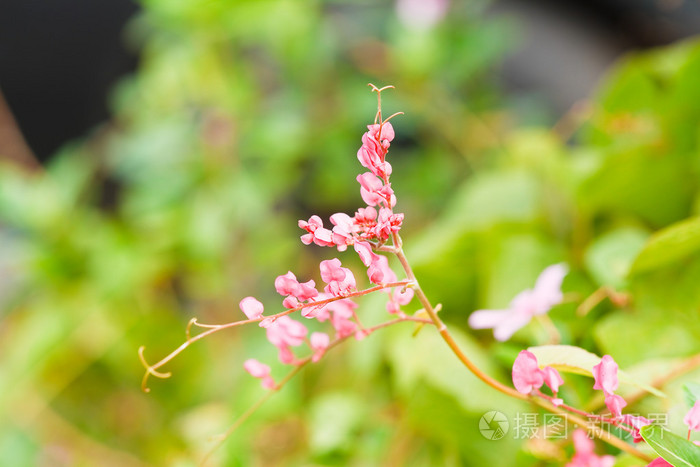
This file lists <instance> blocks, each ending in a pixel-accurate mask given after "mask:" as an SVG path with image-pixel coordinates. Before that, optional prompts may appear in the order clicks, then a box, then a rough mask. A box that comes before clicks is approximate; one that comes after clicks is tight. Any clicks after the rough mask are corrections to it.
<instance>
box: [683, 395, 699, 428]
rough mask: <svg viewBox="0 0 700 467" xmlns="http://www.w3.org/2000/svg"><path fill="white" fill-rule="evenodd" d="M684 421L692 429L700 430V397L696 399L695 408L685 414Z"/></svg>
mask: <svg viewBox="0 0 700 467" xmlns="http://www.w3.org/2000/svg"><path fill="white" fill-rule="evenodd" d="M683 423H685V424H686V425H688V428H690V429H691V430H694V431H700V399H698V400H696V401H695V404H694V405H693V408H692V409H690V412H688V413H687V414H686V415H685V417H684V418H683Z"/></svg>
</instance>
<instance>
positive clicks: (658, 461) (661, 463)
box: [647, 457, 673, 467]
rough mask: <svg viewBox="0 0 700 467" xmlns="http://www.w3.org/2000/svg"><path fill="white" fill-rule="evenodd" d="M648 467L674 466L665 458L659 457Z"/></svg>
mask: <svg viewBox="0 0 700 467" xmlns="http://www.w3.org/2000/svg"><path fill="white" fill-rule="evenodd" d="M647 467H673V464H669V463H668V462H667V461H666V460H664V458H663V457H657V458H656V459H654V460H653V461H651V462H650V463H648V464H647Z"/></svg>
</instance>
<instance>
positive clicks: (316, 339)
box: [309, 332, 330, 363]
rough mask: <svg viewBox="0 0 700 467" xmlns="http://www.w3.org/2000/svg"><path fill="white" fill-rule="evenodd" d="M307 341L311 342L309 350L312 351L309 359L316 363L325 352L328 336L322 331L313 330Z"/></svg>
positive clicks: (328, 341) (328, 342)
mask: <svg viewBox="0 0 700 467" xmlns="http://www.w3.org/2000/svg"><path fill="white" fill-rule="evenodd" d="M309 343H310V344H311V350H313V351H314V354H313V356H312V357H311V361H312V362H314V363H316V362H317V361H319V360H321V357H323V354H324V353H325V352H326V349H327V348H328V345H329V344H330V338H329V337H328V334H326V333H323V332H314V333H312V334H311V337H310V338H309Z"/></svg>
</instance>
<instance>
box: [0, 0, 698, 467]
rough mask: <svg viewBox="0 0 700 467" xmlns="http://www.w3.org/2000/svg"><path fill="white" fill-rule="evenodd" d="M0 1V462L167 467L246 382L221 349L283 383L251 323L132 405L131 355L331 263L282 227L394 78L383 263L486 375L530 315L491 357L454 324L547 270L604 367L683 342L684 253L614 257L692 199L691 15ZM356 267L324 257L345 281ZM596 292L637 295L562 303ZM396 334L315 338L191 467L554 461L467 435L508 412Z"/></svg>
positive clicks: (344, 151) (519, 445) (530, 341)
mask: <svg viewBox="0 0 700 467" xmlns="http://www.w3.org/2000/svg"><path fill="white" fill-rule="evenodd" d="M2 9H3V14H2V15H0V91H1V92H2V96H0V452H2V453H3V458H4V459H6V460H7V462H8V465H17V466H22V465H28V466H29V465H42V466H43V465H46V466H63V465H65V466H73V465H106V466H110V465H114V466H123V465H173V466H188V465H196V463H197V461H198V460H199V459H200V458H201V456H202V455H203V454H204V452H206V450H207V449H208V448H209V447H210V446H211V445H212V443H211V439H212V436H214V435H216V434H218V433H221V432H222V431H224V430H225V429H226V428H227V427H228V426H229V425H230V424H231V423H233V421H234V420H235V418H236V416H237V415H239V414H240V413H242V412H243V411H244V410H245V409H246V408H247V407H249V406H250V405H252V404H253V403H254V402H255V401H256V400H257V399H258V398H259V397H260V396H261V395H262V394H263V390H262V389H261V388H260V385H259V382H258V381H256V380H253V379H252V378H250V377H249V376H248V375H247V374H245V373H244V372H243V369H242V362H243V361H244V360H245V359H247V358H251V357H255V358H258V359H260V360H261V361H264V362H266V363H268V364H270V365H272V367H273V373H274V374H275V375H276V376H277V375H282V374H284V371H285V370H284V368H283V367H282V365H280V364H279V363H278V362H277V359H276V352H275V350H274V349H273V348H271V346H270V345H269V344H267V342H266V340H265V339H264V333H263V332H262V331H261V330H260V329H258V328H249V329H237V330H229V331H225V332H222V333H219V334H217V335H215V336H213V337H211V338H209V339H206V340H204V341H202V342H199V343H197V344H195V345H194V346H193V347H192V348H190V349H188V350H187V351H186V352H185V353H183V354H182V355H181V356H180V357H178V358H177V359H175V360H174V361H173V362H172V363H171V364H169V365H168V366H167V367H165V368H164V370H165V371H172V372H173V377H172V378H170V379H168V380H152V381H151V382H150V387H151V388H152V391H151V393H150V394H144V393H143V392H141V389H140V379H141V376H142V373H143V368H142V367H141V365H140V363H139V361H138V358H137V354H136V350H137V349H138V347H139V346H140V345H145V346H146V352H145V354H146V357H147V358H148V359H149V361H152V362H155V361H157V360H158V359H160V358H161V357H163V356H165V355H166V354H167V353H169V352H170V351H171V350H172V349H174V348H176V347H177V346H178V345H180V343H181V342H182V341H183V340H184V337H185V334H184V328H185V325H186V323H187V322H188V321H189V320H190V319H191V318H192V317H195V316H196V317H197V318H198V319H199V320H200V321H201V322H205V323H220V322H227V321H233V320H237V319H241V318H242V317H243V316H242V314H241V313H240V311H239V310H238V302H239V300H240V299H241V298H242V297H244V296H247V295H254V296H256V297H257V298H258V299H260V300H261V301H263V303H265V305H266V309H267V310H270V311H273V310H276V309H277V308H280V309H281V304H280V297H279V296H277V294H276V293H275V290H274V287H273V281H274V278H275V277H276V276H277V275H280V274H284V273H285V272H287V270H292V271H293V272H294V273H295V274H296V275H297V276H298V277H300V278H315V279H317V281H318V278H317V277H316V276H317V274H318V273H317V267H318V266H317V265H318V262H319V260H321V259H327V258H329V257H333V256H335V254H334V252H333V251H326V250H324V249H321V248H317V247H313V246H312V247H303V245H301V243H300V242H299V240H298V237H299V235H300V233H301V232H300V231H299V229H298V228H297V225H296V221H297V219H307V218H308V217H310V216H311V215H312V214H318V215H320V216H321V217H323V218H327V217H328V216H329V215H330V214H333V213H335V212H348V213H353V212H354V211H355V210H356V209H357V208H358V207H360V203H361V199H360V196H359V192H358V187H357V183H356V181H355V176H356V175H357V174H358V173H360V168H361V167H360V165H359V163H358V162H357V159H356V157H355V153H356V151H357V149H358V148H359V146H360V144H361V142H360V137H361V134H362V132H363V131H364V129H365V126H364V125H366V124H368V123H371V121H372V120H373V117H374V113H375V110H376V100H375V97H374V95H372V94H371V93H370V92H369V88H368V87H367V83H368V82H372V83H374V84H376V85H378V86H382V85H387V84H393V85H395V86H396V89H395V90H391V91H387V92H386V93H385V94H384V99H383V101H384V109H385V112H388V113H393V112H396V111H403V112H405V115H403V116H401V117H397V118H396V120H395V121H394V122H393V123H394V127H395V129H396V133H397V137H396V140H395V142H394V144H392V149H391V152H390V154H389V157H390V158H391V163H392V165H393V167H394V174H393V177H392V180H393V188H394V189H395V191H396V193H397V196H398V199H399V203H398V206H397V209H398V210H399V211H402V212H404V213H405V214H406V220H405V222H404V232H405V234H404V238H405V243H406V249H407V255H408V257H409V260H411V261H412V263H413V265H414V267H415V269H416V272H417V275H418V277H419V279H420V281H421V283H422V284H423V288H424V289H425V290H426V291H427V293H428V295H429V296H430V297H431V298H432V299H433V301H435V302H440V303H442V304H443V307H444V311H443V312H442V313H443V314H444V318H445V320H446V321H447V322H448V323H449V324H450V325H452V327H453V328H454V329H455V332H456V333H457V334H458V335H459V338H460V340H461V341H462V342H463V344H464V345H465V347H466V348H467V349H469V352H470V354H471V355H473V356H474V358H475V360H477V361H479V362H481V363H482V364H483V365H484V367H485V368H486V369H487V370H488V371H489V372H490V373H491V374H494V375H496V376H497V377H498V378H499V379H502V380H503V381H508V378H509V376H508V375H509V372H510V366H511V364H512V361H513V359H514V357H515V355H516V354H517V352H518V351H519V350H520V349H522V348H524V347H526V346H528V345H537V344H541V343H544V342H545V341H546V340H547V338H548V334H547V331H546V330H545V329H542V328H539V327H537V326H536V325H531V326H529V327H527V328H525V329H524V330H523V331H521V332H519V333H518V334H517V335H516V336H515V337H514V339H513V340H512V342H510V343H498V344H497V343H494V342H493V340H492V338H491V336H490V335H489V333H488V332H478V333H475V332H473V331H469V330H468V329H467V327H466V321H467V317H468V315H469V313H470V312H471V311H473V310H475V309H477V308H485V307H491V308H494V307H504V306H507V304H508V302H509V301H510V299H511V298H512V297H513V296H514V295H515V294H516V293H517V292H518V291H520V290H523V289H524V288H528V287H531V286H532V285H533V284H534V280H535V278H536V277H537V275H538V274H539V272H540V271H541V270H542V269H543V268H544V267H546V266H547V265H549V264H553V263H555V262H560V261H565V262H567V263H569V264H570V265H571V269H572V272H571V274H570V275H569V276H568V277H567V279H566V282H565V284H564V289H565V291H567V292H571V293H572V294H573V295H572V296H573V297H574V299H573V300H571V301H570V302H569V303H567V304H565V305H562V306H560V307H558V308H556V309H555V310H553V312H552V314H551V315H552V318H553V320H554V322H555V325H556V326H557V329H558V330H559V332H560V333H561V334H562V339H563V342H564V343H568V344H574V345H580V346H583V347H585V348H587V349H589V350H591V351H593V352H596V353H599V354H602V353H612V354H613V355H614V356H615V359H616V360H617V361H618V362H619V363H620V365H621V366H622V367H623V368H624V367H626V368H628V369H630V371H634V369H635V368H637V369H638V371H639V372H640V374H643V375H653V374H654V372H655V371H656V372H658V371H659V370H660V369H663V368H668V366H669V365H672V364H673V363H674V362H676V361H677V360H678V359H680V358H683V357H685V356H688V355H692V354H694V353H697V352H698V351H700V348H699V347H700V345H699V344H698V342H700V319H698V318H699V317H698V311H697V310H698V309H699V308H698V307H699V306H700V294H699V293H698V291H697V290H696V287H695V284H697V281H698V280H700V258H698V255H697V252H696V251H695V250H693V251H690V252H689V253H688V255H685V256H682V258H680V259H679V260H678V261H675V262H673V263H672V264H663V265H662V267H659V268H654V269H653V270H651V271H645V273H644V274H638V275H630V267H631V265H632V263H633V261H634V258H635V257H636V255H637V254H638V253H639V251H640V250H641V249H642V248H643V246H644V244H645V242H646V241H647V239H648V238H649V236H650V235H651V234H652V233H654V232H655V231H657V230H659V229H662V228H664V227H666V226H669V225H671V224H673V223H675V222H678V221H681V220H683V219H685V218H687V217H691V216H694V215H696V214H697V213H698V172H699V170H700V164H699V163H698V162H699V159H698V130H699V129H700V128H699V126H698V123H699V121H700V120H699V118H700V86H698V79H697V77H698V76H700V74H699V73H700V44H699V43H697V42H695V40H694V39H693V38H692V37H691V36H692V35H694V34H697V33H698V32H700V3H697V2H691V1H684V0H658V1H634V2H633V1H626V0H616V1H595V2H555V1H516V0H505V1H493V2H488V1H485V0H483V1H482V0H478V1H456V0H397V1H377V2H360V1H358V2H343V1H333V0H328V1H321V0H318V1H305V2H301V1H293V0H263V1H253V0H249V1H245V0H239V1H224V0H192V1H177V0H143V1H142V2H140V3H138V4H135V3H131V2H128V1H124V0H119V1H118V0H110V1H106V0H105V1H102V2H99V3H96V2H90V1H87V0H73V1H71V2H51V3H48V4H47V3H46V2H40V1H36V0H34V1H23V2H20V1H10V2H7V3H6V4H5V5H3V8H2ZM353 256H354V255H350V254H346V255H344V256H341V260H342V261H343V263H348V264H350V265H353V266H354V267H355V268H358V269H357V270H358V271H359V267H360V263H359V261H358V260H357V259H356V258H354V257H353ZM356 275H357V277H358V278H359V277H361V276H362V274H359V273H358V274H356ZM601 286H607V287H612V288H615V289H616V290H618V291H622V292H626V293H629V294H630V295H632V296H633V297H634V301H633V302H632V303H631V304H630V305H629V306H627V307H626V308H624V309H618V308H616V307H614V306H613V305H612V304H611V303H609V302H608V301H604V302H602V303H601V304H599V305H598V306H596V307H594V308H593V309H592V310H590V311H589V312H588V313H586V314H585V315H582V314H581V313H580V312H579V313H577V311H576V308H577V305H578V303H580V301H581V300H582V299H583V298H585V297H586V296H587V295H588V294H590V293H592V292H593V291H594V290H596V289H598V288H599V287H601ZM408 308H409V310H415V309H416V308H417V306H415V305H413V304H412V305H409V307H408ZM361 314H362V316H363V319H365V320H366V321H368V322H370V323H372V322H375V323H378V322H381V321H382V320H384V319H386V315H385V312H384V304H383V303H382V297H377V298H367V299H366V300H364V301H363V302H362V304H361ZM365 317H366V318H365ZM621 329H625V330H626V331H627V333H626V334H624V335H623V334H621V331H620V330H621ZM412 330H413V329H412V327H410V326H406V327H403V328H400V327H397V328H396V329H388V330H387V331H386V332H385V333H383V334H378V335H376V336H373V337H372V338H370V339H367V340H365V341H362V342H353V343H349V344H347V345H344V346H343V347H342V348H338V349H335V350H333V351H332V352H331V353H329V354H328V356H327V357H326V359H325V360H324V361H323V362H322V363H319V364H317V365H314V366H313V367H312V368H309V369H308V370H306V371H304V372H303V373H302V374H301V375H300V376H298V377H297V378H296V379H295V380H294V381H293V382H292V383H291V384H290V385H288V386H287V387H286V388H285V389H284V391H282V392H280V393H279V394H277V395H276V396H275V397H274V398H273V399H272V401H270V402H269V403H268V404H266V405H265V406H264V407H263V408H262V409H260V411H259V412H258V413H257V414H256V415H254V416H253V417H252V418H251V419H250V420H248V421H247V422H246V423H245V424H244V425H243V426H242V427H241V428H240V429H239V430H238V431H237V432H235V434H234V435H233V436H232V437H231V438H230V440H229V441H228V442H227V443H226V444H225V445H224V446H223V447H222V448H221V449H220V450H219V451H217V453H216V456H215V458H214V460H213V463H214V464H218V465H245V466H249V465H260V466H267V465H270V466H273V465H474V466H479V465H486V464H487V463H488V464H490V465H495V466H499V465H504V466H505V465H523V466H524V465H562V464H563V463H565V462H566V459H568V458H570V456H571V446H570V445H569V444H568V443H566V442H550V441H547V442H544V443H536V442H533V441H531V440H522V439H520V440H518V439H514V438H513V437H512V436H509V437H507V438H505V439H503V440H501V441H498V442H496V441H490V440H487V439H485V438H484V437H482V436H481V434H480V433H479V430H478V422H479V419H480V417H481V415H483V414H484V413H485V412H487V411H489V410H499V411H501V412H504V413H506V414H508V415H509V416H511V417H514V416H515V414H516V413H518V412H522V411H524V410H528V408H527V407H523V406H521V405H519V404H517V403H515V402H513V401H511V400H508V399H504V398H503V397H501V396H500V395H498V394H494V393H493V392H492V391H491V390H489V389H488V388H486V387H485V386H484V385H482V383H480V382H479V381H477V380H476V379H475V378H472V377H471V376H470V375H469V374H466V372H464V371H463V370H462V369H461V368H460V367H459V365H458V364H457V363H456V362H455V361H454V359H453V357H452V356H451V355H450V354H449V353H448V352H446V351H445V349H444V348H443V347H442V344H441V343H440V342H438V340H437V338H436V336H435V335H433V332H432V330H430V329H425V330H423V331H422V332H421V333H420V334H419V335H418V337H416V338H412V337H411V332H412ZM640 377H641V376H640ZM698 377H700V374H697V373H690V374H688V375H687V376H685V377H684V378H685V380H692V379H693V378H695V379H696V380H697V378H698ZM683 380H684V379H683V378H681V379H680V380H678V381H677V382H674V385H671V386H670V387H669V388H666V389H667V391H668V393H669V394H670V395H671V397H670V398H669V399H668V400H663V401H646V400H642V402H640V403H639V405H638V406H637V407H634V409H635V410H637V411H644V412H649V411H654V410H656V411H664V412H666V411H670V414H671V423H672V424H673V423H675V422H676V421H677V425H676V427H680V426H681V423H680V418H682V414H683V413H684V409H683V407H684V406H683V405H682V402H681V399H682V398H681V397H680V396H679V395H678V394H679V393H680V383H681V382H682V381H683ZM567 381H568V380H567ZM564 391H566V392H565V398H567V400H572V401H577V400H578V401H586V400H588V398H589V396H590V395H591V390H590V388H589V385H587V384H585V381H583V382H581V381H579V382H578V383H577V382H576V381H573V382H572V383H571V385H570V387H568V388H566V389H565V390H564ZM530 410H532V409H530ZM674 414H681V415H680V418H679V419H678V420H676V418H678V417H676V418H674V416H673V415H674ZM679 430H680V431H682V429H680V428H679ZM680 431H679V432H680ZM495 443H498V444H495ZM496 447H497V449H496ZM599 449H600V450H601V452H602V450H604V449H607V448H605V447H604V446H602V445H601V446H599ZM611 452H613V453H614V451H611ZM623 461H624V462H627V463H626V464H624V465H637V464H635V463H634V461H633V460H624V459H623ZM620 465H623V464H620Z"/></svg>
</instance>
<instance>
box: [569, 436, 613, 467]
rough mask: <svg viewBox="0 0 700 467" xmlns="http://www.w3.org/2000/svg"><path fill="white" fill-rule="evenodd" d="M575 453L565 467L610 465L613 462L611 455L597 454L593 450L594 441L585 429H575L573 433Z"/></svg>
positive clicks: (609, 466) (601, 466)
mask: <svg viewBox="0 0 700 467" xmlns="http://www.w3.org/2000/svg"><path fill="white" fill-rule="evenodd" d="M573 438H574V450H575V451H576V454H574V457H573V458H572V459H571V462H569V463H568V464H566V467H612V466H613V464H615V458H614V457H613V456H597V455H596V454H595V452H594V451H593V450H594V449H595V443H594V442H593V440H592V439H590V438H589V437H588V435H587V434H586V432H585V431H583V430H581V429H577V430H575V431H574V434H573Z"/></svg>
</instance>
